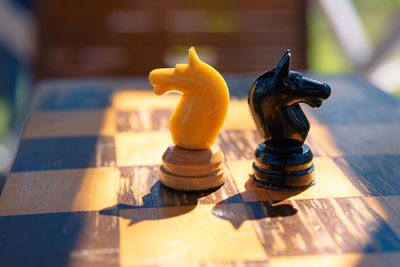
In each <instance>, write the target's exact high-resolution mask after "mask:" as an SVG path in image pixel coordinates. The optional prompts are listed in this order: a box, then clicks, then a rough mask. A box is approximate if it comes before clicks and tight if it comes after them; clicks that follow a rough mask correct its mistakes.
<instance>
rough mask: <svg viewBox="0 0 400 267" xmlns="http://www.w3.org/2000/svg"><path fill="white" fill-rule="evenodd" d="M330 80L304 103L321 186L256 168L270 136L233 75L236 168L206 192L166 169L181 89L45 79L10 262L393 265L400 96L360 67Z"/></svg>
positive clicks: (10, 237) (2, 260)
mask: <svg viewBox="0 0 400 267" xmlns="http://www.w3.org/2000/svg"><path fill="white" fill-rule="evenodd" d="M320 79H323V80H325V81H327V82H328V83H330V84H331V87H332V96H331V98H330V99H329V100H327V101H326V103H324V105H323V106H322V107H321V108H320V109H319V110H313V111H311V110H310V109H308V108H305V109H306V110H305V111H306V113H307V115H308V118H309V120H310V122H311V125H312V126H311V132H310V134H309V137H308V139H307V143H308V144H309V145H310V147H311V149H312V151H313V152H314V156H315V157H314V164H315V167H316V177H317V178H316V179H317V183H316V185H314V186H312V187H311V188H309V189H307V190H305V191H302V192H278V191H270V190H266V189H263V188H257V187H256V186H255V185H254V184H253V183H251V182H250V181H249V173H250V172H251V163H252V161H253V157H254V154H253V153H254V150H255V148H256V146H257V145H258V143H259V142H260V141H261V139H260V137H259V136H258V133H257V132H256V130H255V128H254V125H253V121H252V119H251V118H250V115H249V112H248V108H247V102H246V100H245V99H244V97H245V94H246V92H245V91H246V90H247V88H234V86H233V88H230V89H231V93H232V95H236V96H242V97H239V98H234V99H232V100H231V105H230V110H229V114H228V118H227V121H226V123H225V126H224V130H223V131H222V132H221V134H220V136H219V139H218V141H217V142H218V144H219V146H220V147H221V149H222V151H223V152H224V154H225V158H226V170H227V173H228V178H227V181H226V183H225V185H224V186H223V187H222V188H220V189H219V190H217V191H214V192H204V193H198V194H186V193H181V192H175V191H172V190H169V189H167V188H165V187H164V186H163V185H161V184H160V182H159V180H158V168H159V165H160V164H161V155H162V153H163V152H164V150H165V149H166V148H167V147H168V145H170V144H171V138H170V133H169V131H168V119H169V116H170V115H171V113H172V111H173V109H174V107H175V105H176V103H177V101H178V100H179V96H177V95H166V96H163V97H157V96H155V95H154V94H153V93H152V91H150V90H144V89H145V87H146V86H143V85H142V84H140V83H138V82H137V81H123V80H118V81H115V80H114V81H106V80H104V81H102V80H97V81H82V80H78V81H53V82H47V83H44V84H42V85H41V86H39V87H40V88H39V93H38V98H37V99H36V101H35V103H34V104H33V106H34V109H33V112H32V114H31V116H30V118H29V120H28V122H27V125H26V128H25V131H24V133H23V137H22V140H21V143H20V147H19V151H18V154H17V157H16V159H15V162H14V165H13V167H12V171H11V173H10V175H9V176H8V178H7V181H6V185H5V187H4V190H3V192H2V195H1V198H0V265H1V266H27V265H30V266H114V265H115V266H119V265H121V266H125V265H134V266H146V265H148V266H155V265H166V264H171V265H179V264H182V265H185V264H192V265H207V264H209V265H218V266H219V265H235V266H236V265H238V266H239V265H240V264H245V265H246V264H247V265H251V266H253V265H260V266H265V264H266V263H268V264H270V265H272V266H275V265H276V266H280V265H283V266H285V265H294V264H296V265H305V266H309V265H318V266H320V265H323V264H331V265H335V266H339V265H340V266H346V265H347V266H355V265H357V266H358V265H363V264H366V265H375V264H376V265H388V266H396V265H397V263H398V259H400V253H399V252H400V215H399V213H398V210H399V208H400V198H399V194H400V182H399V178H400V104H399V102H398V101H396V100H394V99H392V98H391V97H389V96H387V95H385V94H384V93H382V92H380V91H378V90H377V89H376V88H373V87H372V86H371V85H369V84H367V83H365V82H364V81H363V80H362V79H360V78H358V77H355V76H349V77H336V78H335V77H333V78H332V77H330V78H320ZM228 84H229V80H228ZM240 84H243V81H242V82H241V83H240ZM248 84H250V80H249V82H248ZM241 92H244V94H243V95H241ZM240 266H241V265H240Z"/></svg>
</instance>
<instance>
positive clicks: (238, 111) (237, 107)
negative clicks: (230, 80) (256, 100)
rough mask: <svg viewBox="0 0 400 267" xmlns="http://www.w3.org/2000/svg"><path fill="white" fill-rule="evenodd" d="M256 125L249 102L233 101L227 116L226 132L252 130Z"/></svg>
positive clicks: (230, 103) (224, 127)
mask: <svg viewBox="0 0 400 267" xmlns="http://www.w3.org/2000/svg"><path fill="white" fill-rule="evenodd" d="M255 128H256V125H255V123H254V122H253V118H252V117H251V115H250V110H249V107H248V104H247V100H231V101H230V102H229V109H228V114H227V116H226V120H225V124H224V126H223V129H224V130H252V129H255Z"/></svg>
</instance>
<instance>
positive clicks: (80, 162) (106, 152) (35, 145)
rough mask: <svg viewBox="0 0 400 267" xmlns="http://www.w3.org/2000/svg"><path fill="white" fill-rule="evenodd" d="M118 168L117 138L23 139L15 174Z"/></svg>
mask: <svg viewBox="0 0 400 267" xmlns="http://www.w3.org/2000/svg"><path fill="white" fill-rule="evenodd" d="M114 165H115V148H114V137H112V136H85V137H63V138H40V139H39V138H32V139H22V140H21V142H20V145H19V149H18V153H17V156H16V158H15V161H14V164H13V166H12V169H11V171H12V172H25V171H43V170H60V169H77V168H90V167H96V166H98V167H106V166H114Z"/></svg>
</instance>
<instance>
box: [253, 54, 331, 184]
mask: <svg viewBox="0 0 400 267" xmlns="http://www.w3.org/2000/svg"><path fill="white" fill-rule="evenodd" d="M290 58H291V54H290V51H287V52H286V53H285V54H284V56H283V57H282V59H281V60H280V62H279V63H278V65H277V66H276V67H275V68H274V69H272V70H270V71H267V72H265V73H264V74H263V75H261V76H260V77H258V78H257V79H256V80H255V81H254V83H253V85H252V86H251V88H250V91H249V98H248V104H249V107H250V111H251V114H252V116H253V119H254V121H255V123H256V126H257V128H258V131H259V132H260V134H261V135H262V136H263V138H264V142H262V143H261V144H259V145H258V147H257V149H256V153H255V161H254V163H253V171H254V173H253V178H254V182H255V183H256V184H258V185H262V186H264V187H267V188H270V189H276V190H299V189H304V188H307V187H308V186H310V185H312V184H313V182H314V176H315V173H314V165H313V162H312V159H313V154H312V152H311V150H310V147H309V146H307V145H306V144H304V141H305V139H306V137H307V134H308V132H309V130H310V124H309V122H308V120H307V118H306V116H305V115H304V113H303V111H302V109H301V107H300V105H299V103H301V102H302V103H306V104H308V105H309V106H311V107H313V108H318V107H319V106H321V104H322V101H323V100H325V99H327V98H328V97H329V95H330V94H331V89H330V87H329V85H328V84H326V83H320V82H318V81H314V80H312V79H309V78H306V77H303V76H302V75H301V74H300V73H298V72H295V71H290Z"/></svg>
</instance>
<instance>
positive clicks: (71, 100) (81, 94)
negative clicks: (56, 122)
mask: <svg viewBox="0 0 400 267" xmlns="http://www.w3.org/2000/svg"><path fill="white" fill-rule="evenodd" d="M113 90H114V89H113V88H111V87H107V86H102V85H100V84H91V85H90V84H87V85H75V86H67V87H65V86H60V87H53V88H51V89H50V90H46V91H43V92H44V95H43V96H42V98H41V102H40V105H39V106H40V109H41V110H76V109H79V110H82V109H102V108H106V107H109V106H111V103H112V95H113Z"/></svg>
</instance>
